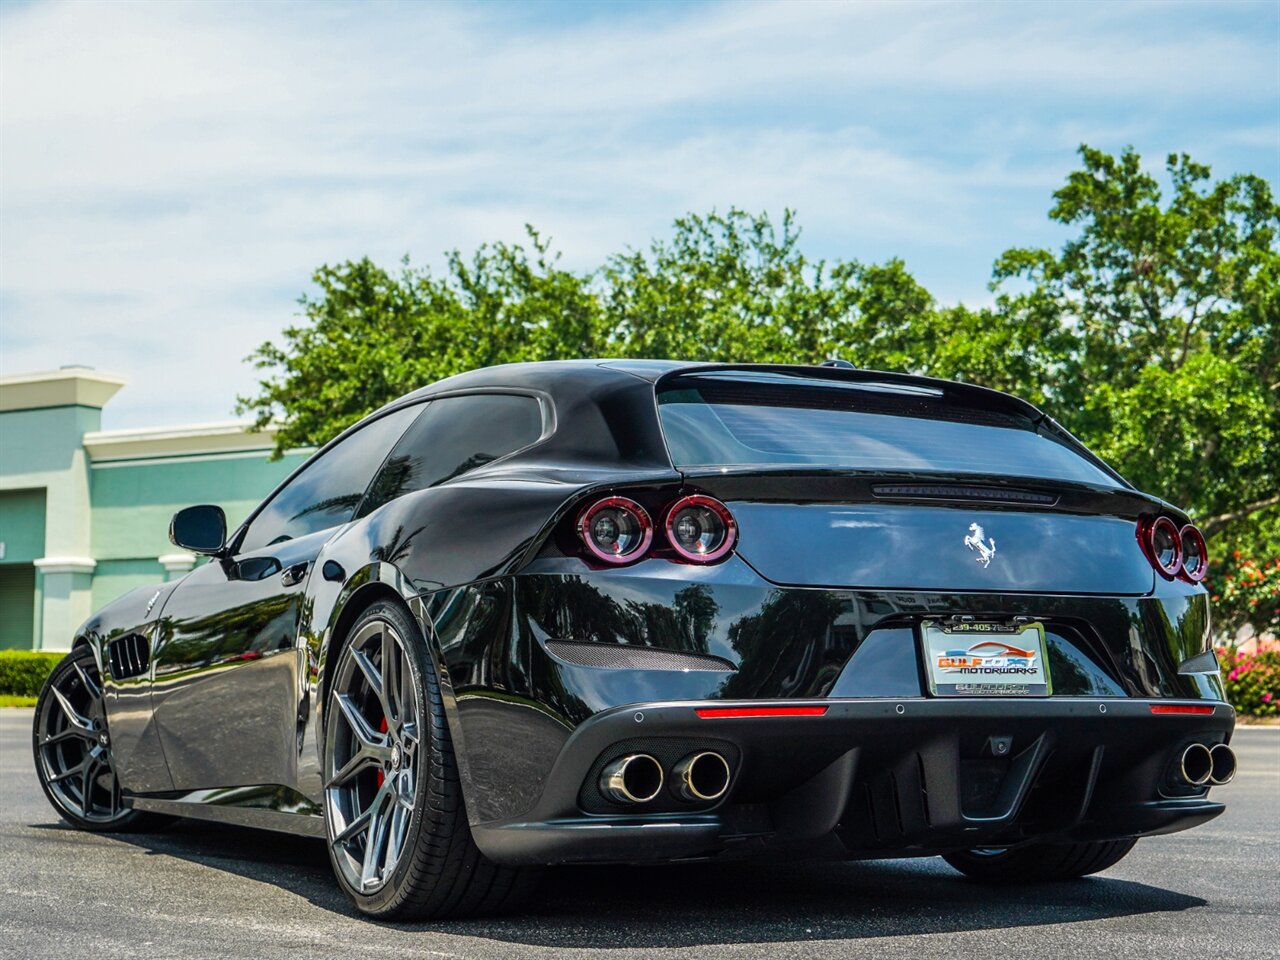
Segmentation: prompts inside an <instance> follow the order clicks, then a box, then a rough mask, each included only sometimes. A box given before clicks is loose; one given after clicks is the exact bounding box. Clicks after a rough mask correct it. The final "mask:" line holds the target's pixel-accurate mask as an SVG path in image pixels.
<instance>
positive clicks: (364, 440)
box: [240, 404, 422, 552]
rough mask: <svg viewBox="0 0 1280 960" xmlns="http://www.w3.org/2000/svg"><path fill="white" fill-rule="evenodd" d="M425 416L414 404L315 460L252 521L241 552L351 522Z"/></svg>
mask: <svg viewBox="0 0 1280 960" xmlns="http://www.w3.org/2000/svg"><path fill="white" fill-rule="evenodd" d="M421 412H422V407H421V406H418V405H417V404H415V405H414V406H411V407H405V408H403V409H401V410H397V411H396V412H395V413H389V414H387V415H386V416H384V417H379V418H378V419H377V420H374V421H373V422H372V423H370V424H368V425H367V426H364V427H361V428H360V429H359V430H357V431H356V432H355V433H353V434H351V436H349V437H347V438H346V439H345V440H343V441H342V442H341V443H339V444H338V445H337V446H335V447H331V448H330V449H328V450H326V451H325V452H324V453H323V454H322V455H321V456H320V457H319V458H317V459H315V460H312V461H311V462H310V463H309V464H307V466H306V467H305V468H304V469H303V471H302V472H301V473H299V474H298V475H297V476H296V477H294V478H293V479H292V480H291V481H290V482H289V485H288V486H286V487H285V488H284V489H283V490H281V491H279V492H278V493H277V494H276V495H275V496H274V497H273V498H272V499H271V500H270V501H269V502H268V503H267V505H266V506H265V507H264V508H263V510H262V512H261V513H259V514H258V516H257V517H255V518H254V520H253V523H251V524H250V525H249V529H248V531H247V532H246V533H245V536H244V540H243V541H242V542H241V545H240V550H241V552H243V551H247V550H257V549H259V548H260V547H266V546H270V545H271V544H273V543H280V542H281V541H283V540H292V539H294V538H296V537H304V536H306V535H307V534H309V533H315V532H316V531H317V530H326V529H328V528H329V527H336V526H338V525H339V524H343V523H346V522H347V521H348V520H350V519H351V515H352V514H353V513H355V509H356V506H357V505H358V504H359V503H360V498H361V497H363V496H364V492H365V490H366V488H368V486H369V480H370V478H371V477H372V476H373V474H374V471H375V470H377V469H378V467H379V466H381V465H382V461H383V460H385V459H386V456H387V451H388V450H390V449H391V447H392V445H393V444H394V443H395V442H396V440H397V439H399V437H400V434H401V433H403V432H404V429H405V427H407V426H408V425H409V423H410V422H411V421H412V420H413V418H414V417H416V416H418V415H419V414H420V413H421Z"/></svg>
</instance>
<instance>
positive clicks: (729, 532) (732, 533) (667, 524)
mask: <svg viewBox="0 0 1280 960" xmlns="http://www.w3.org/2000/svg"><path fill="white" fill-rule="evenodd" d="M685 507H705V508H706V509H707V510H710V511H711V512H712V513H714V514H715V515H716V516H717V517H719V518H720V522H721V523H723V524H724V542H723V543H721V544H720V546H718V547H716V548H715V549H714V550H711V551H708V552H707V553H695V552H694V551H692V550H686V549H685V548H684V547H682V546H681V545H680V544H679V542H678V541H677V540H676V538H675V534H674V533H673V532H672V527H673V525H674V524H675V519H676V514H677V513H679V512H680V511H681V510H683V509H684V508H685ZM663 529H665V530H666V533H667V542H668V543H669V544H671V549H673V550H674V551H675V552H676V553H678V554H680V556H681V557H683V558H684V559H685V560H688V561H689V562H691V563H714V562H715V561H717V560H719V559H720V558H721V557H723V556H725V555H726V554H728V553H729V551H730V550H732V549H733V547H734V545H735V544H736V543H737V542H738V521H736V520H734V519H733V514H732V513H730V512H729V508H728V507H726V506H725V505H724V504H723V503H721V502H720V501H719V500H717V499H715V498H714V497H707V496H704V495H702V494H700V493H695V494H691V495H690V496H687V497H681V498H680V499H679V500H677V501H676V502H675V503H673V504H672V505H671V506H670V507H668V508H667V518H666V520H665V521H664V522H663Z"/></svg>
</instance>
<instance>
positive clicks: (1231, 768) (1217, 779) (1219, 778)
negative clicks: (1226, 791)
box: [1209, 743, 1236, 787]
mask: <svg viewBox="0 0 1280 960" xmlns="http://www.w3.org/2000/svg"><path fill="white" fill-rule="evenodd" d="M1209 757H1210V759H1211V760H1212V761H1213V762H1212V765H1211V767H1210V770H1209V782H1210V783H1212V784H1213V785H1214V786H1215V787H1220V786H1222V785H1223V784H1224V783H1230V782H1231V781H1232V780H1234V779H1235V778H1236V752H1235V751H1234V750H1232V749H1231V748H1230V747H1228V746H1227V745H1226V744H1225V743H1219V744H1218V745H1217V746H1215V747H1213V748H1212V749H1211V750H1210V751H1209Z"/></svg>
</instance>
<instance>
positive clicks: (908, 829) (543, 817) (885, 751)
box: [472, 697, 1235, 864]
mask: <svg viewBox="0 0 1280 960" xmlns="http://www.w3.org/2000/svg"><path fill="white" fill-rule="evenodd" d="M1153 703H1159V704H1160V705H1161V706H1162V707H1164V708H1168V707H1170V706H1177V705H1179V704H1185V705H1186V706H1188V707H1195V708H1198V709H1200V710H1205V709H1208V710H1209V711H1210V712H1208V713H1201V714H1181V713H1161V714H1155V713H1153V712H1152V710H1151V706H1152V704H1153ZM734 706H742V707H751V708H760V707H770V706H795V707H805V708H808V709H809V710H810V711H811V712H812V711H813V708H815V707H823V708H825V712H823V713H822V714H821V715H808V716H778V717H760V716H750V717H724V716H700V715H699V710H700V709H701V710H703V711H705V710H706V709H707V708H714V709H717V710H723V709H724V708H726V707H734ZM1234 722H1235V721H1234V712H1233V711H1232V709H1231V707H1230V706H1229V705H1227V704H1225V703H1221V702H1217V703H1210V702H1206V701H1171V700H1159V701H1153V700H1146V699H1135V698H1096V697H1090V698H1066V697H1063V698H1058V697H1055V698H1048V699H1036V700H1031V699H1028V700H1009V699H972V700H971V699H958V698H957V699H941V698H928V699H926V698H904V699H879V700H848V699H827V700H813V699H806V700H793V701H760V700H752V701H743V702H741V703H738V704H735V703H733V702H730V701H724V700H714V701H700V702H689V701H684V702H656V703H646V704H638V705H630V706H626V707H619V708H616V709H613V710H608V711H605V712H602V713H599V714H597V715H596V716H594V717H592V718H591V719H590V720H588V721H586V722H584V723H583V724H581V725H580V726H579V727H578V728H577V729H576V730H575V731H574V733H573V735H572V736H571V737H570V738H569V739H568V741H567V742H566V744H565V745H564V747H563V749H562V750H561V751H560V753H559V756H558V757H557V758H556V760H555V762H554V764H553V765H552V768H551V770H550V773H549V775H548V776H547V778H546V780H545V781H544V784H543V790H542V794H541V797H540V799H539V800H538V802H537V803H536V804H535V805H534V806H533V808H532V809H531V810H529V811H528V813H527V814H525V815H523V816H521V817H519V818H518V819H513V820H500V821H489V822H485V823H476V824H473V826H472V832H473V834H474V836H475V840H476V843H477V844H478V845H479V847H480V849H481V850H482V851H483V852H484V853H485V855H486V856H488V857H489V858H490V859H492V860H494V861H496V862H499V863H507V864H535V863H569V862H641V861H661V860H672V859H688V858H734V857H749V856H806V857H831V858H873V857H876V858H878V857H894V856H927V855H933V854H937V853H943V852H946V851H949V850H956V849H966V848H972V847H980V846H1009V845H1015V844H1019V843H1025V842H1028V841H1033V840H1040V841H1069V840H1103V839H1114V838H1119V837H1130V836H1144V835H1150V834H1159V833H1172V832H1175V831H1178V830H1185V829H1187V828H1189V827H1193V826H1196V825H1197V824H1200V823H1203V822H1205V821H1207V820H1210V819H1212V818H1213V817H1215V816H1217V815H1218V814H1220V813H1221V812H1222V810H1223V806H1222V805H1221V804H1219V803H1214V802H1211V801H1210V800H1209V799H1208V789H1207V788H1195V787H1189V786H1186V785H1179V784H1178V783H1177V782H1176V777H1175V775H1174V769H1175V766H1176V760H1177V757H1178V756H1179V755H1180V754H1181V751H1182V750H1183V749H1184V748H1185V747H1186V745H1187V744H1189V743H1192V742H1201V743H1204V744H1206V745H1212V744H1216V743H1225V742H1228V741H1229V740H1230V737H1231V732H1232V729H1233V727H1234ZM699 749H716V750H718V751H720V752H722V753H723V754H725V755H726V756H727V757H728V758H729V759H730V763H731V766H732V767H733V774H732V779H731V781H730V785H729V789H728V791H727V793H726V795H725V796H724V797H723V798H721V799H720V800H718V801H715V802H711V803H706V804H690V803H687V802H685V801H682V800H680V799H679V798H677V797H676V796H675V795H674V793H672V792H671V791H669V790H667V789H665V788H664V791H663V794H662V795H661V796H660V797H659V798H658V799H657V800H655V801H653V802H652V803H651V804H645V805H633V806H619V805H616V804H612V803H610V802H609V801H608V800H606V799H605V798H604V797H603V796H602V795H600V794H599V792H598V789H597V787H596V783H597V781H598V778H599V771H600V769H601V767H602V766H603V765H604V764H605V763H606V762H608V761H609V760H610V759H612V758H615V757H617V756H620V755H622V754H625V753H628V752H645V753H649V754H651V755H653V756H655V757H657V758H658V759H659V760H660V761H661V762H662V763H663V765H664V767H666V768H667V769H668V770H669V769H670V766H671V765H672V763H673V762H674V759H675V758H678V756H680V755H683V754H687V753H689V752H692V751H695V750H699Z"/></svg>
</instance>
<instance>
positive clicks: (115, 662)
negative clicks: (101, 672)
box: [107, 633, 151, 680]
mask: <svg viewBox="0 0 1280 960" xmlns="http://www.w3.org/2000/svg"><path fill="white" fill-rule="evenodd" d="M107 661H108V663H107V666H108V667H109V668H110V670H111V676H112V678H113V679H115V680H128V679H129V678H130V677H140V676H142V675H143V674H144V673H146V672H147V668H148V667H150V666H151V644H150V643H148V642H147V639H146V637H140V636H138V634H136V633H131V634H129V635H128V636H127V637H121V638H120V639H119V640H112V641H111V642H110V643H109V644H107Z"/></svg>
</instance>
